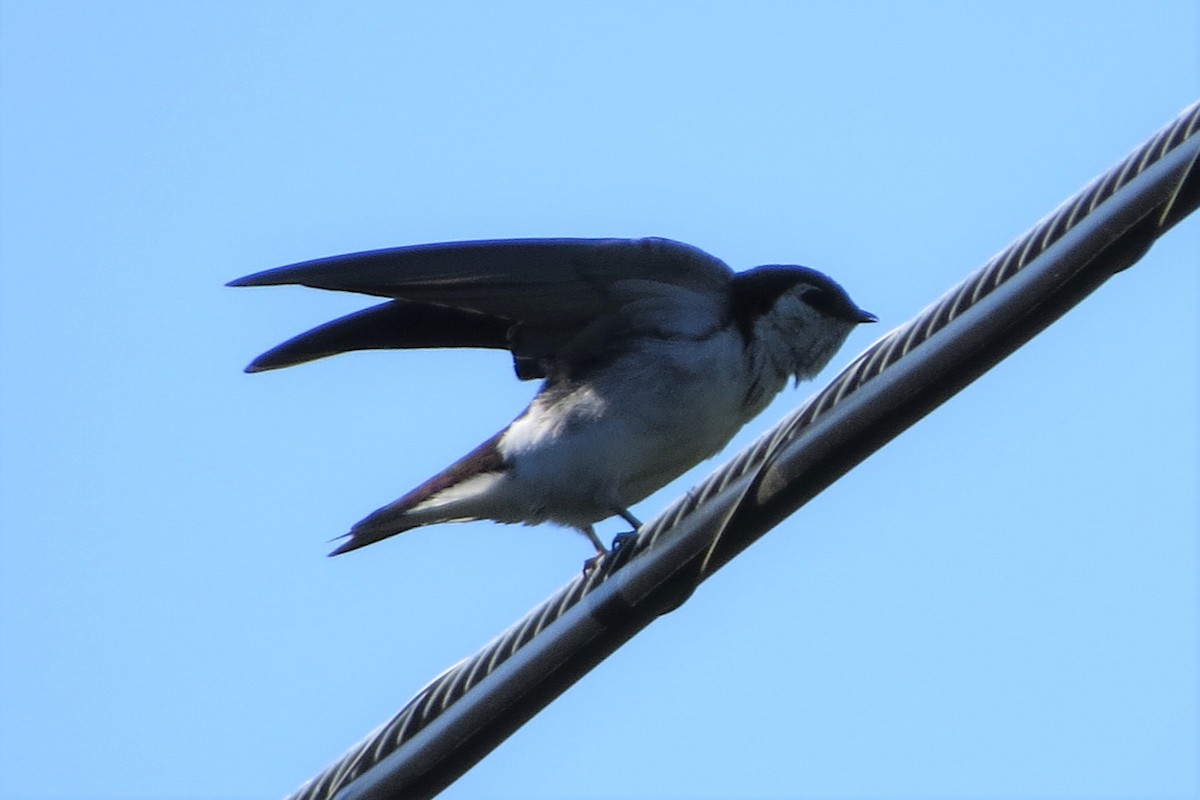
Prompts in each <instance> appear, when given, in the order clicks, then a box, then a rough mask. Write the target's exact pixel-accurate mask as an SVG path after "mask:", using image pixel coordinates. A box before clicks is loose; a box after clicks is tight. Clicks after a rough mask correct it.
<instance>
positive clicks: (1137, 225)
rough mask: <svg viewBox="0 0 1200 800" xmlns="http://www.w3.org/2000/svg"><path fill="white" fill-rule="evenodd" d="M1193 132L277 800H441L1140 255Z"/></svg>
mask: <svg viewBox="0 0 1200 800" xmlns="http://www.w3.org/2000/svg"><path fill="white" fill-rule="evenodd" d="M1197 133H1200V103H1197V104H1194V105H1192V106H1190V107H1189V108H1187V109H1186V110H1185V111H1184V112H1183V113H1181V114H1180V116H1179V117H1177V118H1176V119H1175V120H1174V121H1173V122H1172V123H1171V124H1169V125H1167V126H1166V127H1164V128H1163V129H1162V130H1160V131H1159V132H1158V133H1157V134H1156V135H1155V136H1154V137H1152V138H1151V139H1150V140H1149V141H1147V142H1146V143H1145V144H1144V145H1142V146H1141V147H1139V148H1138V149H1137V150H1135V151H1134V152H1133V153H1131V154H1130V155H1129V156H1128V157H1127V158H1126V159H1125V160H1123V161H1122V162H1121V163H1119V164H1117V165H1116V166H1115V167H1113V168H1112V169H1110V170H1109V171H1108V172H1107V173H1105V174H1104V175H1102V176H1100V177H1099V178H1097V179H1096V180H1094V181H1092V182H1091V183H1090V184H1089V185H1088V186H1086V187H1085V188H1084V189H1082V190H1081V191H1080V192H1079V193H1077V194H1076V195H1075V196H1074V197H1072V198H1070V199H1069V200H1067V201H1066V202H1064V203H1063V204H1062V205H1060V206H1059V207H1058V208H1057V209H1056V210H1055V211H1053V212H1052V213H1050V214H1049V215H1047V216H1046V217H1045V218H1043V219H1042V220H1041V221H1040V222H1039V223H1037V224H1036V225H1035V226H1034V227H1033V228H1032V229H1031V230H1030V231H1029V232H1028V233H1026V234H1025V235H1024V236H1022V237H1021V238H1020V239H1018V240H1017V241H1015V242H1014V243H1013V244H1011V245H1010V246H1009V247H1007V248H1006V249H1005V250H1004V251H1002V252H1001V253H999V254H997V255H996V256H995V257H993V258H992V259H991V260H990V261H988V262H987V263H986V264H985V265H984V266H983V267H982V268H980V269H979V270H977V271H976V272H974V273H972V274H971V275H970V276H968V277H967V279H965V280H964V281H963V282H962V283H960V284H959V285H958V286H956V287H954V288H953V289H951V290H950V291H949V292H947V293H946V294H945V295H943V296H942V297H941V298H940V299H939V300H937V301H936V302H934V303H933V304H931V305H930V306H928V307H927V308H926V309H925V310H924V311H922V312H921V313H919V314H918V315H917V316H916V317H915V318H914V319H912V320H911V321H909V322H907V323H905V324H903V325H901V326H899V327H897V328H896V329H894V330H892V331H891V332H889V333H887V334H885V335H884V336H883V337H882V338H881V339H879V340H878V341H877V342H876V343H875V344H873V345H872V346H870V347H869V348H868V349H867V350H865V351H864V352H863V353H862V354H861V355H859V356H858V357H857V358H856V359H855V360H854V361H853V362H851V364H850V365H849V366H848V367H846V369H844V370H843V371H842V372H841V373H840V374H839V375H838V376H837V377H836V378H835V379H834V380H833V381H832V382H831V383H830V384H829V385H828V386H827V387H826V388H825V389H823V390H822V391H820V392H819V393H817V394H816V395H814V396H813V397H811V398H810V399H809V400H808V401H806V402H805V403H804V404H803V405H801V406H800V407H799V408H798V409H796V410H795V411H794V412H793V413H792V414H790V415H789V416H788V417H786V418H785V419H783V420H782V421H781V422H780V423H779V424H778V425H776V426H775V427H774V428H772V429H771V430H769V431H768V432H767V433H765V434H764V435H763V436H761V437H760V438H759V439H758V440H757V441H755V442H754V443H753V444H752V445H750V446H749V447H748V448H746V449H745V450H743V451H742V452H740V453H739V454H738V455H737V456H735V457H734V458H733V459H732V460H731V461H730V462H729V463H727V464H726V465H724V466H723V467H721V468H720V469H718V470H716V471H715V472H714V473H713V474H711V475H710V476H709V477H708V478H707V479H705V480H704V481H702V482H701V483H700V484H698V485H697V486H696V487H695V488H694V489H692V490H691V491H689V492H688V493H687V494H686V495H685V496H684V497H682V498H680V499H678V500H676V501H675V502H673V503H672V504H671V505H669V506H668V507H667V508H666V509H665V510H664V511H663V512H662V513H661V514H659V515H658V516H657V517H656V518H655V519H653V520H652V521H651V522H649V523H647V524H646V525H644V526H643V527H642V529H641V530H640V531H639V532H638V535H637V538H636V540H634V541H632V542H630V543H629V544H627V545H625V546H623V547H620V548H618V549H616V550H614V551H613V552H612V553H610V554H609V555H608V556H605V557H604V558H603V559H601V560H600V562H599V563H598V564H597V565H596V566H595V568H594V569H591V570H589V571H587V572H585V573H583V574H581V575H578V576H577V577H576V578H575V579H574V580H572V581H571V582H570V583H568V584H567V585H566V586H564V587H563V588H562V589H561V590H559V591H558V592H557V593H555V594H554V595H552V596H551V597H550V598H548V599H547V600H545V601H544V602H543V603H541V604H540V605H539V606H537V607H536V608H534V609H533V610H532V611H530V612H529V613H528V614H527V615H526V616H525V617H524V618H522V619H520V620H518V621H517V622H516V623H514V624H513V625H512V626H511V627H509V628H508V629H507V630H506V631H504V632H503V633H501V634H500V635H499V636H497V637H496V638H495V639H493V640H492V641H491V642H490V643H488V644H487V645H486V646H485V647H484V648H483V649H482V650H480V651H479V652H478V653H476V654H475V655H474V656H471V657H470V658H466V659H464V660H462V661H460V662H459V663H457V664H455V665H453V666H451V667H450V668H449V669H447V670H446V671H445V672H443V673H442V674H441V675H439V676H438V677H436V678H434V679H433V680H432V681H431V682H430V683H429V684H427V685H426V686H425V687H424V688H422V689H421V690H420V691H418V692H417V694H416V696H415V697H413V699H412V700H410V701H409V702H408V704H407V705H405V706H404V708H403V709H401V710H400V712H399V713H397V714H396V715H395V716H394V717H393V718H392V719H391V720H389V721H388V722H387V723H385V724H383V725H382V726H380V727H379V728H377V729H376V730H375V731H373V732H372V733H371V734H369V735H368V736H367V737H366V738H365V739H363V740H362V741H361V742H360V743H359V744H357V745H356V746H355V747H354V748H352V749H351V750H350V751H349V752H348V753H346V754H345V755H344V756H343V757H342V758H341V759H339V760H338V761H337V762H336V763H334V764H333V765H331V766H330V767H329V768H327V769H326V770H325V771H324V772H322V773H321V774H319V775H318V776H316V777H315V778H313V779H312V780H310V781H309V782H308V783H306V784H305V785H304V786H302V787H301V788H300V789H298V790H297V791H296V792H295V793H294V794H292V795H291V796H290V797H289V800H329V799H330V798H334V797H335V796H336V797H337V799H338V800H362V799H364V798H380V799H381V800H382V799H383V798H400V797H430V796H432V795H434V794H436V793H437V792H438V791H440V790H441V789H442V788H445V786H447V785H449V783H451V782H452V781H453V780H454V779H455V778H457V777H458V776H459V775H461V774H462V773H463V772H465V771H466V769H469V768H470V766H472V765H473V764H474V763H476V762H477V761H478V760H479V759H480V758H482V757H483V755H486V753H487V752H489V751H490V750H491V749H492V748H493V747H495V746H496V745H497V744H499V742H500V741H503V739H504V738H506V737H507V736H508V735H509V734H510V733H511V732H512V731H513V730H515V729H516V728H517V727H519V726H520V725H521V724H523V722H524V721H525V720H527V719H528V718H529V717H531V716H532V715H533V714H535V713H537V711H539V710H540V709H541V708H542V707H544V706H545V705H546V704H548V703H549V702H550V700H552V699H553V698H554V697H556V696H557V695H558V694H560V693H561V692H562V691H563V690H565V689H566V688H567V687H568V686H570V685H571V684H572V683H573V682H574V681H575V680H577V679H578V678H579V677H580V676H582V675H583V674H585V673H586V672H587V671H588V670H589V669H590V668H591V667H592V666H594V665H595V664H596V663H598V662H599V661H600V660H602V659H603V658H604V657H606V656H607V655H608V654H609V653H611V652H613V651H614V650H616V649H617V648H618V647H619V646H620V645H621V644H623V643H624V641H626V640H627V639H628V638H629V637H631V636H632V635H633V634H635V633H636V632H637V631H639V630H640V629H641V628H643V627H645V625H647V624H649V622H650V621H652V620H653V619H654V618H655V617H656V616H657V615H659V614H661V613H665V612H666V611H670V610H672V609H673V608H675V607H677V606H678V605H679V604H680V603H682V602H683V601H684V600H685V599H686V597H687V596H688V594H690V592H691V591H692V589H694V587H695V585H696V584H697V583H698V582H699V581H701V580H703V579H704V578H706V577H707V576H708V575H709V574H711V572H712V571H714V570H715V569H717V568H719V567H720V566H721V565H722V564H724V563H727V562H728V560H729V559H731V558H733V557H734V556H735V555H736V554H737V553H738V552H740V551H741V550H742V549H744V548H745V547H746V546H748V545H749V544H750V543H752V542H753V541H754V540H755V539H757V538H758V537H759V536H761V535H762V534H763V533H764V532H765V531H766V530H767V529H769V528H770V527H772V526H773V525H774V524H777V523H778V521H779V520H780V519H782V518H783V517H785V516H786V515H787V514H790V513H791V512H792V511H794V510H795V509H796V508H797V507H799V505H801V504H802V503H803V502H805V501H806V500H807V499H809V498H811V497H812V496H813V495H815V494H816V493H817V492H819V491H820V490H821V489H823V488H824V487H825V486H827V485H829V483H832V482H833V481H834V480H836V479H837V478H838V477H840V475H841V474H843V473H844V472H845V471H847V470H848V469H849V468H851V467H852V466H854V465H855V464H857V463H858V462H859V461H861V460H862V459H863V458H865V457H866V456H867V455H869V454H870V453H871V452H873V451H874V450H876V449H878V448H879V447H880V446H882V445H883V444H885V443H886V442H887V441H889V440H890V439H891V438H892V437H894V436H895V435H896V434H897V433H899V432H900V431H901V430H903V429H905V428H907V427H908V426H909V425H911V424H912V423H913V422H914V421H915V420H916V419H919V418H920V417H921V416H923V415H924V414H926V413H928V412H929V411H930V410H932V409H933V408H935V407H936V406H937V405H939V404H940V403H941V402H943V401H944V400H945V399H946V398H948V397H949V396H951V395H953V394H954V393H955V392H957V391H958V390H959V389H961V388H962V387H963V386H965V385H966V384H967V383H969V382H970V381H971V380H973V379H974V378H975V377H977V376H978V375H979V374H981V373H982V372H984V371H986V369H988V368H990V367H991V366H992V365H994V364H995V363H997V362H998V361H999V360H1001V359H1002V358H1004V357H1005V356H1006V355H1008V354H1009V353H1011V352H1012V351H1013V350H1015V349H1016V348H1017V347H1019V346H1020V345H1021V344H1023V343H1024V342H1025V341H1027V340H1028V339H1029V338H1031V337H1032V336H1034V335H1036V334H1037V333H1038V332H1039V331H1040V330H1042V329H1043V328H1044V327H1046V326H1047V325H1048V324H1050V322H1052V321H1053V320H1054V319H1057V317H1059V316H1061V315H1062V314H1063V313H1065V311H1066V310H1068V309H1069V308H1070V307H1071V306H1073V305H1074V304H1076V303H1077V302H1079V301H1080V300H1081V299H1082V298H1083V297H1084V296H1086V295H1087V294H1088V293H1090V291H1092V290H1093V289H1095V288H1096V287H1097V286H1099V285H1100V284H1101V283H1102V282H1103V281H1104V280H1107V279H1108V278H1109V277H1111V276H1112V275H1113V274H1115V273H1116V272H1118V271H1120V270H1122V269H1125V268H1127V267H1128V266H1130V265H1131V264H1132V263H1134V262H1135V261H1136V260H1137V259H1138V258H1140V257H1141V256H1142V255H1143V254H1144V253H1145V251H1146V250H1147V249H1148V248H1149V247H1150V245H1151V244H1152V243H1153V242H1154V241H1155V240H1156V239H1157V238H1158V237H1159V236H1161V235H1162V234H1163V233H1164V232H1165V231H1166V230H1168V229H1169V228H1171V227H1172V226H1173V225H1175V224H1176V223H1177V222H1179V221H1180V220H1181V219H1182V218H1183V217H1185V216H1186V215H1187V214H1189V213H1190V212H1191V211H1192V210H1194V209H1195V207H1196V206H1197V205H1200V169H1197V161H1198V160H1200V136H1197ZM1122 192H1125V199H1124V200H1123V201H1122V202H1115V201H1114V198H1116V197H1117V196H1118V195H1120V194H1121V193H1122ZM1047 259H1049V263H1048V264H1046V265H1045V266H1043V267H1042V268H1040V269H1032V268H1030V266H1031V265H1032V264H1034V263H1035V262H1038V263H1039V264H1040V265H1041V264H1045V262H1047ZM1035 273H1036V274H1035ZM1014 287H1015V288H1014ZM935 337H937V340H936V342H931V340H934V339H935ZM885 378H886V379H885ZM835 412H836V413H835ZM834 418H836V420H835V422H836V424H835V422H830V420H834Z"/></svg>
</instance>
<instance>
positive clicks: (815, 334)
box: [730, 264, 877, 381]
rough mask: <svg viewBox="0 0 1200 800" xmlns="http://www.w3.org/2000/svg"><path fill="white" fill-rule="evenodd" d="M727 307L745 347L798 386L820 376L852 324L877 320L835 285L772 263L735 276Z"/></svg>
mask: <svg viewBox="0 0 1200 800" xmlns="http://www.w3.org/2000/svg"><path fill="white" fill-rule="evenodd" d="M730 304H731V308H730V311H731V314H732V317H733V320H734V323H735V324H736V325H737V327H738V330H739V331H740V332H741V334H742V337H743V339H744V341H745V342H746V346H747V348H748V349H751V350H752V351H753V352H754V354H755V357H757V358H761V359H765V361H766V365H769V366H770V368H772V369H774V370H776V371H778V372H779V373H780V374H781V375H782V376H787V375H791V376H794V377H795V379H796V380H797V381H800V380H801V379H804V378H811V377H812V376H814V375H816V374H817V373H818V372H820V371H821V369H822V368H824V366H825V365H826V364H828V363H829V360H830V359H831V358H833V355H834V353H836V352H837V350H838V348H840V347H841V346H842V343H843V342H845V341H846V337H847V336H849V335H850V331H852V330H853V329H854V327H855V326H856V325H859V324H861V323H864V322H875V321H876V320H877V317H876V316H875V315H874V314H872V313H870V312H868V311H864V310H862V309H861V308H859V307H858V306H857V305H856V304H855V303H854V301H853V300H851V299H850V295H848V294H846V290H845V289H843V288H842V287H841V286H840V285H838V283H837V282H836V281H834V280H833V279H832V278H830V277H829V276H827V275H824V274H823V273H820V272H818V271H817V270H815V269H809V268H808V267H796V266H784V265H777V264H772V265H768V266H762V267H755V268H754V269H751V270H747V271H746V272H741V273H738V274H737V275H735V276H734V278H733V285H732V292H731V296H730ZM766 365H765V366H766Z"/></svg>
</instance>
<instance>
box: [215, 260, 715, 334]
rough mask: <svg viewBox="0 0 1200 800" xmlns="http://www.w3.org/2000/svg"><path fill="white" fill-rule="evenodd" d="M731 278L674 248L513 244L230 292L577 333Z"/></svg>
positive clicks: (315, 268)
mask: <svg viewBox="0 0 1200 800" xmlns="http://www.w3.org/2000/svg"><path fill="white" fill-rule="evenodd" d="M731 275H732V272H731V271H730V269H729V267H727V266H726V265H725V264H724V262H722V261H720V260H719V259H717V258H714V257H713V256H710V255H708V254H707V253H705V252H704V251H702V250H699V249H697V248H694V247H691V246H689V245H685V244H682V243H680V242H675V241H671V240H669V239H509V240H501V241H480V242H449V243H443V244H430V245H417V246H412V247H397V248H392V249H387V250H373V251H368V252H363V253H351V254H349V255H342V256H333V257H330V258H321V259H317V260H315V261H305V262H303V263H300V264H293V265H291V266H287V267H279V268H278V269H272V270H267V271H266V272H259V273H256V274H254V275H248V276H246V277H244V278H239V279H238V280H235V281H231V282H230V284H229V285H230V286H276V285H281V284H300V285H303V286H310V287H313V288H317V289H331V290H336V291H347V292H359V293H361V294H370V295H377V296H380V297H391V298H395V299H399V300H408V301H412V302H416V303H422V304H432V305H440V306H449V307H451V308H459V309H465V310H469V311H476V312H479V313H482V314H488V315H492V316H496V317H501V318H504V319H508V320H511V321H513V322H522V323H528V324H533V325H536V326H549V327H574V326H578V325H581V324H585V323H586V322H587V321H589V320H591V319H593V318H595V317H596V316H598V315H601V314H604V313H606V312H608V311H611V310H612V309H613V308H615V307H617V306H619V305H620V304H622V303H623V302H625V301H626V300H627V299H629V298H628V296H627V295H628V294H629V293H634V294H636V295H640V296H644V295H645V294H646V293H647V292H651V293H652V292H653V291H654V287H655V285H656V284H658V285H666V287H680V288H686V289H692V290H696V291H700V292H709V293H714V294H716V293H720V292H723V291H724V290H725V288H726V287H727V286H728V283H729V281H730V277H731Z"/></svg>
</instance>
